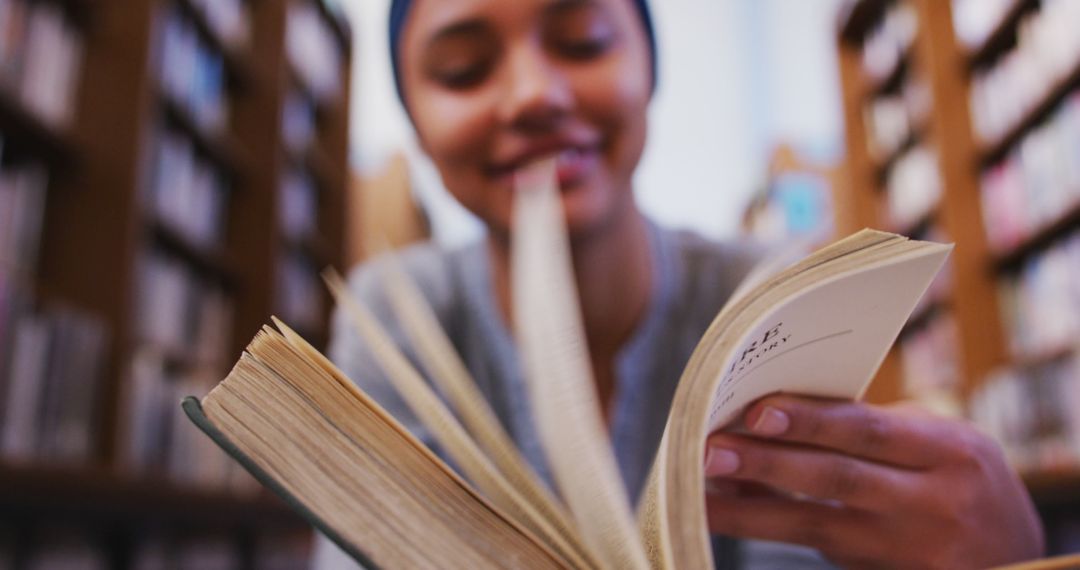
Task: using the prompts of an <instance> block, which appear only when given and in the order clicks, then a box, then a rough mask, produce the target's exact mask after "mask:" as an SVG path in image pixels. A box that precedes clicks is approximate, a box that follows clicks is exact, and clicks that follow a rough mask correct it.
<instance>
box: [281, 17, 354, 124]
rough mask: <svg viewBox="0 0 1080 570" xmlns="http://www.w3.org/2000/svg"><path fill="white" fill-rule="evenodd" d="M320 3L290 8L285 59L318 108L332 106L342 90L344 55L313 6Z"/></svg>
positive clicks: (335, 38) (325, 21)
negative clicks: (323, 105) (317, 104)
mask: <svg viewBox="0 0 1080 570" xmlns="http://www.w3.org/2000/svg"><path fill="white" fill-rule="evenodd" d="M319 1H322V0H305V1H302V2H292V3H290V4H289V8H288V14H287V19H286V28H285V55H286V59H287V61H288V63H289V66H290V67H291V69H292V72H293V73H294V74H296V76H297V77H298V79H299V80H300V82H301V84H302V85H303V87H304V89H306V90H308V91H310V92H311V94H312V95H313V96H314V98H315V99H316V102H317V103H319V104H329V103H333V102H334V101H335V100H336V99H337V98H338V97H339V96H340V95H341V92H342V89H343V85H342V82H341V65H342V62H343V61H344V58H345V54H344V53H343V52H344V50H343V48H342V46H341V45H340V44H339V42H338V40H337V35H336V34H335V33H334V31H333V29H332V24H331V23H330V22H329V21H328V20H327V16H326V15H325V14H323V12H322V11H321V10H320V9H319V7H318V6H316V5H315V2H319Z"/></svg>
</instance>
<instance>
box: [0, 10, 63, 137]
mask: <svg viewBox="0 0 1080 570" xmlns="http://www.w3.org/2000/svg"><path fill="white" fill-rule="evenodd" d="M82 57H83V40H82V36H81V33H80V32H79V31H78V30H77V29H75V28H74V27H73V26H72V25H71V24H70V22H69V20H68V18H67V17H66V16H65V14H64V10H63V8H62V7H61V3H59V2H37V1H30V0H0V84H2V85H3V89H5V90H7V91H9V92H10V93H12V94H14V95H16V96H17V97H18V99H19V100H20V101H21V102H22V103H23V104H24V105H25V106H26V107H28V108H29V109H30V110H31V111H32V112H33V113H34V114H36V115H37V116H38V117H40V118H41V119H43V120H44V121H45V122H47V123H49V124H52V125H58V126H62V125H66V124H67V123H68V122H69V120H70V119H71V115H72V110H73V107H74V97H75V92H76V90H77V85H78V78H79V68H80V67H81V62H82Z"/></svg>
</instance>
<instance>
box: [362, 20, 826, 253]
mask: <svg viewBox="0 0 1080 570" xmlns="http://www.w3.org/2000/svg"><path fill="white" fill-rule="evenodd" d="M841 2H842V0H654V1H653V2H652V4H651V7H652V10H653V13H654V18H655V19H656V26H657V31H658V36H659V42H660V88H659V91H658V93H657V95H656V98H655V100H654V102H653V105H652V108H651V110H650V129H651V133H650V137H649V142H648V144H647V146H646V150H645V156H644V158H643V159H642V163H641V166H640V167H639V170H638V174H637V177H636V184H637V191H638V195H639V197H640V200H641V204H642V206H643V208H644V209H645V210H646V211H647V212H648V213H649V214H650V215H652V216H653V217H654V218H656V219H658V220H660V221H662V222H663V223H666V224H668V225H676V226H682V227H689V228H692V229H695V230H697V231H700V232H702V233H705V234H708V235H710V236H714V237H724V236H731V235H734V233H735V231H736V229H737V223H738V219H739V216H740V214H741V210H742V205H743V204H744V203H745V201H746V199H747V197H748V195H749V194H750V193H751V192H752V191H753V189H754V187H755V185H756V184H757V183H758V182H759V180H760V178H761V176H762V172H763V171H764V168H765V162H766V160H767V158H768V153H769V150H770V149H771V148H772V146H773V144H774V143H775V142H776V141H777V140H781V139H782V140H788V141H793V142H796V143H798V144H800V145H802V146H804V147H809V148H812V149H818V150H823V151H824V152H825V153H830V152H831V153H833V154H836V153H837V151H838V149H839V146H840V137H841V133H842V126H841V124H840V120H841V119H840V117H841V114H840V109H839V91H838V90H839V87H838V79H837V76H836V68H835V60H834V58H833V56H834V42H833V36H834V31H833V26H834V21H835V14H836V11H837V9H838V7H839V5H840V3H841ZM341 3H342V4H343V7H344V8H345V9H346V11H347V12H348V13H349V15H350V19H351V21H352V23H353V27H354V30H355V31H356V33H357V36H358V38H357V42H356V43H355V49H356V51H357V53H356V56H355V57H354V62H355V69H354V74H353V75H354V80H355V82H356V83H355V85H354V89H353V93H354V101H353V102H352V103H353V109H354V114H353V123H352V132H353V161H354V164H355V165H356V166H357V167H358V168H359V169H360V170H361V171H371V170H372V169H375V168H378V167H379V165H381V164H382V162H383V161H384V160H385V159H386V158H387V157H388V156H389V155H390V154H391V153H392V152H394V150H395V149H405V150H406V152H407V153H408V154H409V155H410V157H412V158H414V159H417V160H416V162H417V163H418V164H419V165H418V166H417V168H416V170H415V171H414V176H415V177H416V183H417V187H418V188H417V189H418V192H419V193H420V194H421V196H422V197H423V199H424V200H425V201H427V202H428V204H429V206H430V207H431V211H432V215H433V223H434V225H435V232H436V237H437V238H438V239H440V240H441V241H444V242H447V243H455V242H460V241H462V240H465V239H470V238H471V237H472V236H474V235H476V233H477V232H478V231H479V230H478V227H477V225H476V224H475V222H473V221H471V220H470V219H469V218H468V215H467V214H465V213H463V212H462V211H461V209H460V208H458V207H456V204H454V203H453V201H452V200H451V199H449V198H448V197H447V196H446V195H445V194H444V193H443V191H442V190H441V187H440V184H439V180H438V176H437V175H436V174H435V173H434V171H433V169H432V168H431V167H430V165H427V164H423V162H424V161H423V160H422V157H421V153H420V152H419V150H418V149H417V148H416V144H415V141H414V139H413V136H412V131H411V129H410V127H409V125H408V121H407V119H406V117H405V114H404V112H403V111H402V110H401V107H400V105H399V104H398V101H397V96H396V94H395V92H394V88H393V79H392V76H391V72H390V65H389V55H388V54H389V51H388V49H387V46H386V42H387V39H386V10H387V6H388V5H389V1H388V0H343V1H342V2H341Z"/></svg>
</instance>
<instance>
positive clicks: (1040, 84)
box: [971, 1, 1080, 143]
mask: <svg viewBox="0 0 1080 570" xmlns="http://www.w3.org/2000/svg"><path fill="white" fill-rule="evenodd" d="M1078 20H1080V5H1078V4H1077V3H1076V2H1069V1H1065V2H1062V1H1050V2H1042V3H1041V6H1040V8H1039V9H1038V10H1036V11H1033V12H1031V13H1029V14H1027V15H1026V16H1025V17H1024V19H1023V20H1022V21H1021V22H1020V24H1019V26H1018V29H1017V33H1016V47H1015V48H1014V49H1012V50H1010V51H1009V52H1008V53H1006V54H1005V55H1004V56H1003V57H1002V58H1001V59H1000V60H999V61H997V62H996V63H995V64H994V65H993V66H991V67H990V68H988V69H985V70H983V71H981V72H980V73H979V74H978V75H977V76H976V77H975V78H974V80H973V82H972V88H971V111H972V119H973V123H974V128H975V132H976V134H977V135H978V138H980V139H982V140H983V141H984V142H985V143H995V142H997V141H998V140H1000V139H1001V138H1002V137H1003V136H1005V134H1006V133H1008V132H1009V131H1010V130H1011V129H1012V128H1014V127H1015V126H1016V125H1017V124H1018V123H1019V122H1020V121H1022V120H1023V119H1024V118H1025V117H1026V116H1027V115H1028V114H1029V113H1030V112H1031V111H1032V110H1033V109H1035V108H1036V107H1037V106H1038V105H1039V104H1040V102H1041V101H1043V100H1045V99H1046V97H1047V95H1049V94H1050V93H1051V92H1052V91H1053V90H1054V89H1056V88H1057V87H1058V85H1059V84H1060V82H1061V81H1062V80H1063V79H1065V78H1066V77H1067V76H1069V75H1070V74H1071V73H1074V72H1075V70H1076V67H1077V65H1080V38H1078V36H1077V34H1076V32H1075V27H1076V26H1075V23H1076V22H1077V21H1078Z"/></svg>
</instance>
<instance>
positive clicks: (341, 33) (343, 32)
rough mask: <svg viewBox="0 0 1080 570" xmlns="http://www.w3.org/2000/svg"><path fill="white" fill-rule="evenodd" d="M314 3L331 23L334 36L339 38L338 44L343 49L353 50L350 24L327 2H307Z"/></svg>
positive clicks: (316, 0) (319, 0)
mask: <svg viewBox="0 0 1080 570" xmlns="http://www.w3.org/2000/svg"><path fill="white" fill-rule="evenodd" d="M306 1H310V2H314V3H315V5H316V6H318V8H319V11H320V12H322V15H323V17H324V18H326V20H327V21H328V22H330V29H332V30H333V31H334V35H335V36H337V40H338V43H339V44H340V45H341V48H342V49H344V50H346V51H348V50H351V49H352V30H351V29H350V27H349V23H348V22H347V21H346V20H345V19H344V18H343V17H342V16H341V15H340V14H338V12H337V11H336V10H335V9H334V8H332V7H331V6H330V5H329V4H327V2H326V0H306Z"/></svg>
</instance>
